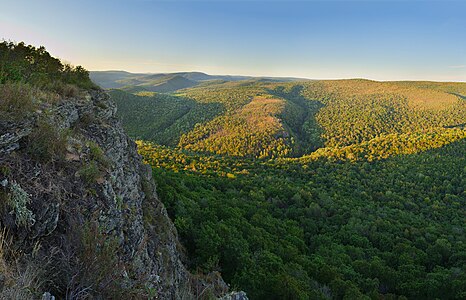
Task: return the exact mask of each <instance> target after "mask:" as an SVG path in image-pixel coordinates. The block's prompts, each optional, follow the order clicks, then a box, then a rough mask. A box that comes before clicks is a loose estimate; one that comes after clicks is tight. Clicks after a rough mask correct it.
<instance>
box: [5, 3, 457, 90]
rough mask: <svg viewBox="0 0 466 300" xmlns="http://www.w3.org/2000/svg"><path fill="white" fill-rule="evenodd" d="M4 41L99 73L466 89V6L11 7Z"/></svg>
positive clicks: (161, 5) (301, 4)
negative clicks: (463, 85)
mask: <svg viewBox="0 0 466 300" xmlns="http://www.w3.org/2000/svg"><path fill="white" fill-rule="evenodd" d="M0 5H1V6H2V10H1V11H0V39H1V38H3V39H7V40H12V41H24V42H26V43H28V44H33V45H35V46H40V45H43V46H45V47H46V48H47V50H48V51H49V52H50V53H51V54H52V55H53V56H56V57H59V58H60V59H63V60H64V61H67V62H70V63H72V64H74V65H82V66H83V67H85V68H86V69H88V70H91V71H105V70H123V71H128V72H131V73H172V72H189V71H198V72H203V73H207V74H212V75H244V76H257V77H259V76H270V77H272V76H273V77H298V78H307V79H347V78H366V79H371V80H380V81H386V80H427V81H463V82H465V81H466V30H464V29H465V28H466V19H465V18H464V15H466V3H464V2H461V1H395V2H389V1H326V2H324V1H295V2H294V1H293V2H285V1H176V0H174V1H149V0H135V1H129V0H115V1H108V0H103V1H98V2H97V1H89V0H83V1H79V2H77V1H76V2H75V1H58V0H44V1H34V2H31V1H25V0H16V1H15V2H14V3H13V2H11V1H6V0H0Z"/></svg>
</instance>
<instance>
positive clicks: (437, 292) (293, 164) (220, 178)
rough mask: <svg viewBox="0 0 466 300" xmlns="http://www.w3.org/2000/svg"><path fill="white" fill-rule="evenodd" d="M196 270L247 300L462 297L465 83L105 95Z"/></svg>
mask: <svg viewBox="0 0 466 300" xmlns="http://www.w3.org/2000/svg"><path fill="white" fill-rule="evenodd" d="M110 93H111V94H112V96H113V98H114V99H115V100H116V101H117V105H118V107H119V110H120V112H119V114H120V115H121V117H122V120H123V124H124V126H126V128H127V129H128V131H129V132H130V134H131V135H133V136H134V137H135V138H137V139H139V140H140V141H138V148H139V152H140V153H141V154H142V155H143V157H144V158H145V161H146V162H147V163H148V164H150V165H152V167H153V170H154V174H155V175H154V178H155V180H156V182H157V184H158V191H159V193H160V195H161V198H162V199H163V201H164V203H165V204H166V206H167V209H168V212H169V215H170V217H171V218H172V219H173V220H174V223H175V225H176V228H177V230H178V232H179V234H180V236H181V239H182V244H183V246H184V247H185V249H186V253H187V257H188V260H189V264H190V268H191V269H192V270H200V271H201V272H205V273H207V272H210V271H213V270H217V271H219V272H221V274H222V276H223V277H224V278H225V279H226V281H227V282H229V283H230V284H231V285H232V286H234V287H237V288H239V289H242V290H245V291H246V292H247V293H248V295H249V296H250V297H251V299H464V298H466V288H465V287H466V271H465V270H466V227H465V223H464V222H465V221H464V220H465V219H466V210H465V205H466V192H465V190H466V177H465V174H466V160H465V156H466V140H465V137H466V130H465V128H464V125H465V123H466V102H465V99H464V98H465V95H466V84H465V83H437V82H375V81H370V80H363V79H354V80H337V81H302V82H272V81H267V80H243V81H234V82H224V81H207V82H205V83H204V84H202V85H198V86H196V87H192V88H188V89H184V90H177V91H176V92H174V93H169V94H163V93H150V94H148V93H134V94H130V93H128V92H123V91H120V90H113V91H111V92H110Z"/></svg>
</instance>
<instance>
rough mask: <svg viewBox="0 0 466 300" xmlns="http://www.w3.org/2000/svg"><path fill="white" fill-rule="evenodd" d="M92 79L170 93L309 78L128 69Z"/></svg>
mask: <svg viewBox="0 0 466 300" xmlns="http://www.w3.org/2000/svg"><path fill="white" fill-rule="evenodd" d="M90 78H91V80H92V81H93V82H94V83H96V84H98V85H99V86H101V87H102V88H104V89H122V90H126V91H129V92H143V91H148V92H159V93H169V92H174V91H177V90H180V89H184V88H189V87H193V86H197V85H200V84H206V83H208V82H213V81H216V82H219V81H220V82H222V81H223V82H228V81H239V80H250V79H254V80H261V81H270V82H274V81H276V82H288V81H302V80H308V79H305V78H294V77H253V76H232V75H209V74H205V73H202V72H178V73H157V74H150V73H146V74H144V73H129V72H126V71H91V72H90Z"/></svg>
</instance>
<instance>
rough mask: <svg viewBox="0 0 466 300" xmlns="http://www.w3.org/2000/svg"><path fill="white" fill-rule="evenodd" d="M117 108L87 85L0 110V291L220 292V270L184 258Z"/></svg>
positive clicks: (24, 294) (69, 294)
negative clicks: (5, 113)
mask: <svg viewBox="0 0 466 300" xmlns="http://www.w3.org/2000/svg"><path fill="white" fill-rule="evenodd" d="M115 112H116V107H115V105H114V103H113V102H112V101H111V100H109V97H108V96H107V95H106V94H105V93H104V92H102V91H88V92H80V95H77V96H74V97H68V98H66V99H59V100H57V101H56V102H55V103H52V104H50V103H49V104H42V105H41V106H40V107H39V108H37V109H35V110H34V111H32V112H31V113H30V114H28V115H27V116H26V117H23V118H21V119H18V120H14V118H13V119H12V118H6V117H1V118H0V183H1V185H0V200H1V207H0V222H1V228H2V231H1V235H0V246H1V247H0V248H1V249H0V273H1V275H0V290H1V292H0V293H1V294H0V297H2V298H9V299H14V298H16V299H30V298H36V297H37V298H40V297H42V295H43V293H44V292H46V291H47V292H50V294H51V295H55V296H56V297H57V298H58V299H62V298H68V299H192V298H197V297H202V296H203V295H217V296H218V295H221V294H223V293H225V292H226V290H227V288H226V286H225V284H224V283H223V281H222V280H221V278H220V276H217V277H215V276H210V277H209V280H199V279H196V278H195V276H193V275H191V274H190V273H189V272H188V271H187V270H186V268H185V267H184V265H183V263H182V257H181V254H180V253H182V249H181V246H180V244H179V242H178V240H177V233H176V230H175V228H174V226H173V224H172V222H171V221H170V219H169V218H168V216H167V213H166V211H165V208H164V206H163V204H162V203H161V202H160V200H159V199H158V198H157V194H156V191H155V186H154V183H153V181H152V178H151V170H150V168H149V167H148V166H146V165H143V164H142V163H141V158H140V157H139V155H138V154H137V151H136V146H135V144H134V143H133V141H132V140H130V139H129V138H128V137H127V135H126V134H125V133H124V131H123V129H122V127H121V126H120V123H119V121H118V120H117V118H116V117H115ZM0 113H1V112H0ZM208 282H209V283H208ZM207 290H208V293H207V292H206V291H207Z"/></svg>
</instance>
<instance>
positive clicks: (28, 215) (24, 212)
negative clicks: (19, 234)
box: [8, 182, 36, 227]
mask: <svg viewBox="0 0 466 300" xmlns="http://www.w3.org/2000/svg"><path fill="white" fill-rule="evenodd" d="M10 192H11V193H10V195H9V199H8V204H9V206H10V207H11V208H12V211H11V213H12V214H14V215H15V222H16V225H18V226H25V227H31V226H32V225H34V223H35V222H36V220H35V216H34V213H33V212H32V211H31V210H30V209H28V208H27V205H28V204H29V203H31V198H30V197H31V196H30V195H29V194H28V193H27V192H26V191H25V190H23V189H22V188H21V186H20V185H19V184H18V183H16V182H12V183H11V187H10Z"/></svg>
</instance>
